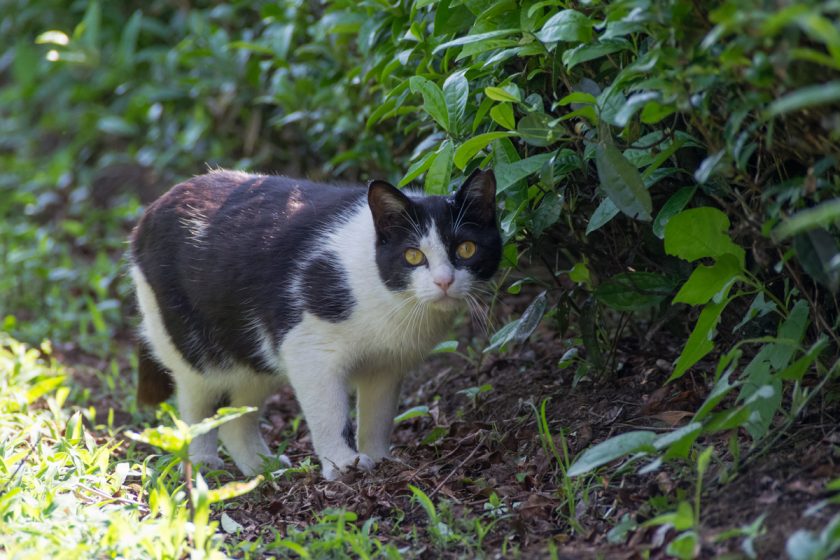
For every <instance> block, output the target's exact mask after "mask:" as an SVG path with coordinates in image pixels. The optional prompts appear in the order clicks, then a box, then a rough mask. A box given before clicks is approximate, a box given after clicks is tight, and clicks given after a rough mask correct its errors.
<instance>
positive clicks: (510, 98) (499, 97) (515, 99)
mask: <svg viewBox="0 0 840 560" xmlns="http://www.w3.org/2000/svg"><path fill="white" fill-rule="evenodd" d="M484 95H486V96H487V97H489V98H490V99H492V100H493V101H502V102H506V101H507V102H511V103H519V102H520V101H522V97H521V96H520V94H519V88H517V87H516V86H514V87H505V88H500V87H493V86H488V87H486V88H484Z"/></svg>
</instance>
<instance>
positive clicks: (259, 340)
mask: <svg viewBox="0 0 840 560" xmlns="http://www.w3.org/2000/svg"><path fill="white" fill-rule="evenodd" d="M495 194H496V183H495V178H494V176H493V173H492V172H491V171H484V172H481V171H477V172H475V173H473V174H472V175H471V176H470V177H469V178H468V179H467V181H466V182H465V183H464V184H463V185H462V186H461V188H460V189H459V190H458V191H457V192H456V193H455V194H453V195H451V196H448V197H442V196H423V195H421V194H416V193H409V194H405V193H403V192H401V191H399V190H397V189H396V188H395V187H393V186H391V185H390V184H388V183H385V182H382V181H373V182H372V183H370V185H369V187H368V188H367V189H365V188H361V187H349V186H344V187H339V186H331V185H321V184H316V183H311V182H308V181H302V180H296V179H290V178H286V177H276V176H264V175H251V174H246V173H240V172H230V171H215V172H212V173H209V174H207V175H203V176H200V177H196V178H194V179H191V180H189V181H186V182H184V183H181V184H179V185H177V186H175V187H173V188H172V189H171V190H170V191H169V192H168V193H166V194H165V195H163V196H162V197H161V198H160V199H158V200H157V201H156V202H154V203H153V204H152V205H151V206H149V208H148V210H147V211H146V213H145V215H144V216H143V218H142V219H141V221H140V223H139V224H138V226H137V228H136V229H135V231H134V233H133V236H132V240H131V263H132V267H131V275H132V278H133V280H134V284H135V287H136V292H137V299H138V302H139V307H140V310H141V312H142V315H143V321H142V325H141V332H142V336H143V339H144V340H145V343H146V344H147V345H148V346H149V347H150V349H151V351H152V355H153V357H154V358H155V361H156V362H157V363H159V364H160V365H162V366H163V367H165V368H166V369H167V370H169V372H171V377H169V376H168V374H165V373H164V372H162V370H161V368H160V367H157V372H158V373H157V374H155V370H154V368H152V369H150V368H149V367H148V361H147V362H145V363H146V365H145V366H144V367H141V371H140V385H139V393H140V398H141V400H143V399H144V394H145V399H144V400H146V401H147V402H148V401H153V402H160V401H161V400H163V399H164V398H166V397H167V396H168V394H170V393H171V390H172V380H173V379H174V389H175V391H176V393H177V401H178V408H179V409H180V413H181V416H182V418H183V420H184V421H186V422H188V423H194V422H197V421H199V420H201V419H203V418H205V417H208V416H211V415H212V414H213V413H214V412H215V410H216V409H217V408H218V407H219V406H224V405H228V406H256V407H261V406H262V405H263V403H264V401H265V399H266V398H267V397H268V396H269V395H270V394H271V393H273V392H274V391H275V390H276V389H277V388H278V385H279V384H280V383H281V382H282V378H284V377H285V378H288V380H289V381H290V382H291V385H292V387H293V388H294V391H295V394H296V396H297V399H298V401H299V402H300V405H301V407H302V409H303V413H304V416H305V419H306V422H307V423H308V426H309V429H310V432H311V434H312V442H313V444H314V447H315V452H316V453H317V454H318V458H319V459H320V461H321V466H322V469H323V475H324V477H326V478H327V479H334V478H336V477H337V476H338V475H339V473H340V472H341V471H343V470H346V469H347V468H348V467H351V466H354V465H356V466H358V467H359V468H362V469H371V468H372V467H373V466H374V464H375V463H376V462H377V461H379V460H381V459H383V458H386V457H388V456H389V441H390V435H391V428H392V424H393V419H394V416H395V413H396V409H397V402H398V396H399V388H400V381H401V379H402V377H403V374H404V373H405V372H406V370H407V369H409V368H411V367H412V366H414V365H416V364H417V363H419V361H420V360H421V359H422V358H423V357H424V356H425V355H426V354H427V353H428V352H429V350H430V349H431V348H432V347H433V346H434V345H435V344H436V343H438V342H439V341H440V340H441V338H442V337H443V336H444V335H445V334H446V331H447V329H448V328H449V327H450V325H451V321H452V319H453V317H454V314H455V313H456V311H457V310H458V309H459V307H460V306H461V304H463V303H464V302H465V301H467V300H469V299H470V298H474V297H475V290H477V289H478V287H479V285H480V283H481V282H483V281H486V280H488V279H489V278H490V277H491V276H492V275H493V273H494V272H495V271H496V269H497V267H498V265H499V260H500V256H501V239H500V236H499V231H498V228H497V225H496V209H495ZM150 372H151V373H150ZM161 373H163V375H161ZM352 391H355V392H356V393H357V422H358V429H357V430H356V441H355V442H353V440H352V435H351V434H352V424H350V423H349V395H350V393H351V392H352ZM258 423H259V413H251V414H247V415H245V416H242V417H240V418H238V419H236V420H233V421H231V422H228V423H226V424H224V425H222V426H221V427H220V428H219V430H218V434H217V433H215V432H213V433H209V434H206V435H204V436H201V437H199V438H197V439H196V440H195V441H194V442H193V443H192V445H191V447H190V456H191V458H192V460H193V461H194V462H196V463H201V464H204V465H205V466H211V467H217V466H220V465H221V461H220V459H219V455H218V443H217V439H218V437H221V440H222V443H223V444H224V446H225V448H226V449H227V451H228V453H229V454H230V456H231V457H232V458H233V460H234V462H235V463H236V465H237V467H239V469H240V470H241V471H242V472H243V473H245V474H253V473H256V472H260V471H261V470H262V463H263V457H264V456H271V452H270V451H269V449H268V447H267V446H266V444H265V442H264V441H263V438H262V436H261V435H260V432H259V426H258Z"/></svg>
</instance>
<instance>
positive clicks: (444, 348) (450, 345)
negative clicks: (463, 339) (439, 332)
mask: <svg viewBox="0 0 840 560" xmlns="http://www.w3.org/2000/svg"><path fill="white" fill-rule="evenodd" d="M457 350H458V341H457V340H444V341H443V342H441V343H440V344H438V345H437V346H435V347H434V348H432V354H447V353H449V352H457Z"/></svg>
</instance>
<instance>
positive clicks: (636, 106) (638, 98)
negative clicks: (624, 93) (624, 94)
mask: <svg viewBox="0 0 840 560" xmlns="http://www.w3.org/2000/svg"><path fill="white" fill-rule="evenodd" d="M661 97H662V94H660V93H659V92H658V91H644V92H639V93H634V94H633V95H631V96H630V97H628V98H627V101H625V102H624V105H623V106H622V107H621V109H619V111H618V113H616V115H615V123H616V124H617V125H618V126H621V127H624V126H626V125H627V123H628V122H630V119H632V118H633V115H635V114H636V113H637V112H638V111H639V110H640V109H641V108H642V107H644V106H645V105H647V104H648V103H649V102H651V101H658V100H659V99H660V98H661Z"/></svg>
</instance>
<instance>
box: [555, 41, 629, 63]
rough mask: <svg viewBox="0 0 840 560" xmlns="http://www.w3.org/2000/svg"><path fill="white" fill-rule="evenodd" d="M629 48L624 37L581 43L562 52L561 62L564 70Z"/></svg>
mask: <svg viewBox="0 0 840 560" xmlns="http://www.w3.org/2000/svg"><path fill="white" fill-rule="evenodd" d="M629 48H631V44H630V43H629V42H628V41H626V40H625V39H613V40H607V41H601V42H598V43H590V44H581V45H578V46H576V47H574V48H571V49H568V50H566V51H564V52H563V57H562V59H563V64H564V65H565V66H566V70H571V69H572V68H574V67H575V66H577V65H578V64H581V63H584V62H588V61H590V60H595V59H596V58H601V57H602V56H607V55H608V54H612V53H615V52H618V51H623V50H627V49H629Z"/></svg>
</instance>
